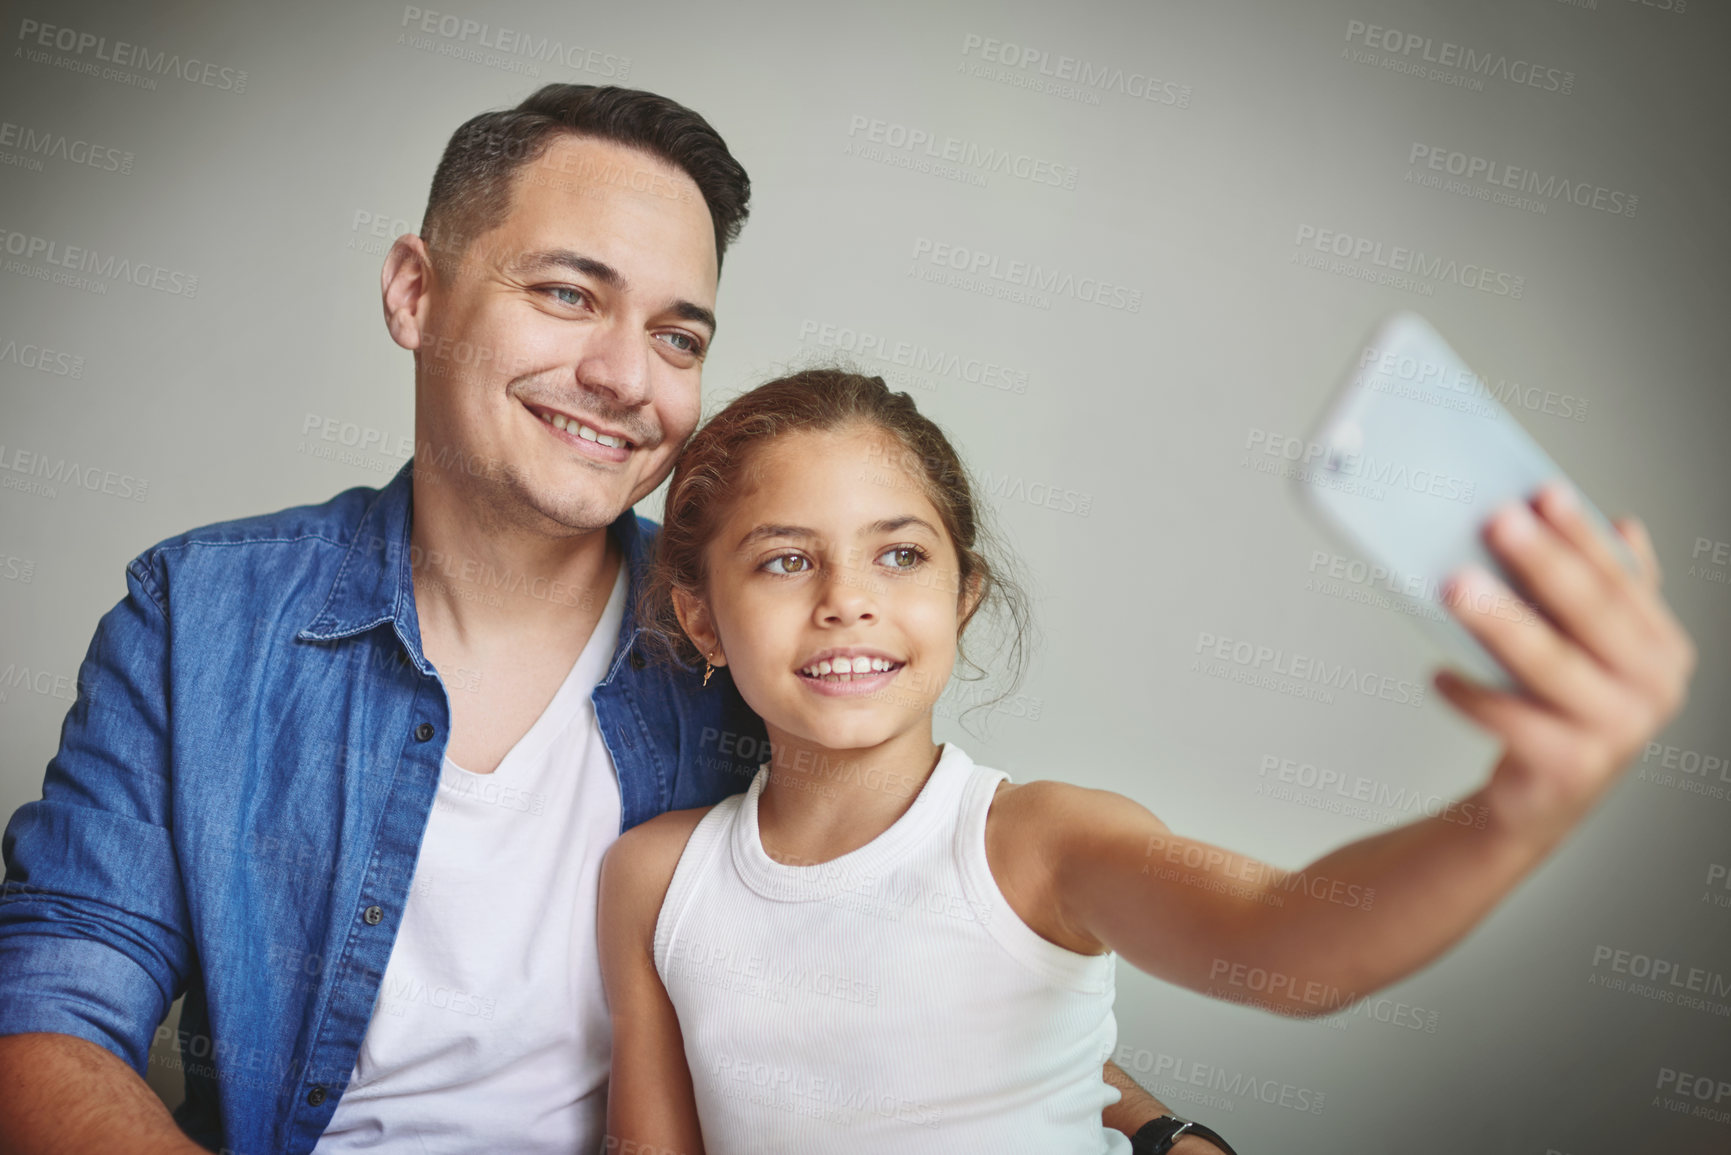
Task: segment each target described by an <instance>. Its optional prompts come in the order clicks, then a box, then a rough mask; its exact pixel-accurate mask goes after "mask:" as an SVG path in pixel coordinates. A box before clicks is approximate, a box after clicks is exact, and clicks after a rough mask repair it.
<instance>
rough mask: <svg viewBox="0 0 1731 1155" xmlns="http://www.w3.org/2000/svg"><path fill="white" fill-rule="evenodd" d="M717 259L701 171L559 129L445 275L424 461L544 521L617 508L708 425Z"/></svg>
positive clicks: (419, 419)
mask: <svg viewBox="0 0 1731 1155" xmlns="http://www.w3.org/2000/svg"><path fill="white" fill-rule="evenodd" d="M716 276H717V269H716V258H715V232H714V226H713V224H712V222H711V220H710V216H709V210H708V208H707V207H706V205H705V203H704V200H703V197H702V195H701V194H700V193H699V192H698V189H697V185H696V183H695V182H693V181H692V179H691V178H690V177H689V176H687V175H686V174H685V173H683V172H681V171H680V170H679V169H677V168H674V167H673V166H671V165H668V164H666V163H665V162H663V161H660V160H658V159H656V158H654V157H651V156H648V155H646V154H644V153H641V152H638V151H635V150H633V149H629V148H625V147H622V146H620V145H617V144H613V143H611V142H607V141H600V140H595V139H591V138H585V137H575V136H570V135H565V136H561V137H559V138H558V139H557V140H555V141H554V142H553V143H552V144H551V145H550V146H549V147H548V149H547V152H546V154H545V155H544V156H542V157H541V158H539V159H538V160H535V161H530V162H528V163H526V164H525V165H523V166H522V167H521V168H520V169H519V170H518V171H517V173H516V174H515V177H514V187H513V195H512V202H511V212H510V214H509V216H507V217H506V219H505V220H504V222H503V223H502V224H500V225H499V226H498V227H496V228H494V229H492V230H490V231H488V232H486V233H483V234H481V235H479V236H476V237H473V238H470V239H469V240H468V244H467V246H466V248H465V250H464V252H463V254H462V257H461V261H460V264H457V265H456V267H455V268H453V269H450V270H446V269H441V270H440V273H439V274H438V275H435V276H434V278H433V287H432V289H431V291H430V292H429V299H428V313H427V321H426V325H425V327H424V329H423V330H422V332H421V341H420V345H419V348H418V350H417V355H416V365H417V371H416V439H417V441H418V442H419V443H420V445H419V448H418V449H417V455H418V456H417V459H416V467H417V471H422V470H430V471H431V472H432V473H433V475H434V477H435V479H436V480H438V481H440V482H447V481H448V482H452V483H456V484H460V485H465V486H474V487H478V488H480V489H482V490H483V491H484V492H485V496H486V498H487V506H488V508H489V510H490V511H492V512H494V513H495V514H496V515H497V516H499V517H501V518H505V519H508V520H510V521H511V522H513V523H515V524H519V525H523V526H527V527H531V528H535V529H537V530H539V531H540V532H554V533H557V532H559V528H560V527H563V528H565V529H594V528H599V527H601V526H605V525H607V524H608V523H610V522H611V521H612V520H613V519H614V518H615V517H617V516H618V515H619V514H620V513H621V512H622V511H623V510H625V509H626V508H627V507H628V506H630V505H632V504H634V503H635V502H637V501H638V500H639V499H641V498H642V497H643V496H644V495H646V494H648V493H649V492H650V491H651V490H653V489H654V488H655V487H656V486H657V485H659V484H660V483H661V481H662V479H663V478H665V477H666V476H667V474H668V472H669V471H670V470H671V469H672V467H673V456H674V454H675V453H676V452H677V451H678V449H679V447H680V445H681V444H682V443H683V442H684V440H685V439H686V437H687V436H688V435H689V434H690V433H691V431H692V430H693V429H694V428H695V427H696V425H697V419H698V413H699V381H700V377H701V372H702V366H703V355H704V353H705V352H707V349H708V346H709V342H710V341H711V340H712V339H713V337H714V309H715V286H716ZM585 434H588V436H585ZM595 435H599V436H600V437H602V438H604V439H605V440H593V439H591V438H593V437H594V436H595Z"/></svg>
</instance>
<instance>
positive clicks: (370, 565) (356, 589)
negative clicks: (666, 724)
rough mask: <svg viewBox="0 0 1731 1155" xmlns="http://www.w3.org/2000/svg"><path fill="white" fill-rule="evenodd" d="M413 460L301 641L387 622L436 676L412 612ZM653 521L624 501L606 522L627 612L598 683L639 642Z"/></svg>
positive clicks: (359, 536)
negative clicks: (619, 556)
mask: <svg viewBox="0 0 1731 1155" xmlns="http://www.w3.org/2000/svg"><path fill="white" fill-rule="evenodd" d="M414 465H415V459H414V458H412V457H411V458H410V459H409V460H408V461H406V462H404V463H403V467H402V468H401V469H399V470H398V471H397V475H396V476H395V477H393V478H391V480H390V482H389V483H388V484H387V485H385V487H384V488H382V489H380V490H379V491H378V494H377V495H376V496H375V497H374V498H373V499H372V501H371V502H369V503H368V505H367V507H366V510H365V511H364V512H363V513H362V514H361V520H360V522H359V523H358V524H357V525H356V526H355V530H354V537H353V538H352V539H351V540H350V542H349V548H348V552H347V553H346V554H345V555H344V556H343V562H342V565H341V567H339V568H338V570H337V576H336V580H335V581H333V582H332V583H331V590H330V594H329V595H328V596H327V597H326V598H325V604H324V608H322V609H321V610H319V613H318V616H317V617H315V618H314V619H313V620H312V622H311V623H309V624H308V625H307V627H306V628H305V629H304V630H302V631H301V632H300V635H299V636H300V637H301V638H302V639H303V640H306V641H315V642H328V641H336V640H338V639H341V638H348V637H353V636H354V635H356V634H359V633H363V632H365V631H367V630H370V629H373V628H374V627H377V626H382V625H384V624H385V623H386V622H389V623H391V625H392V626H393V627H394V628H395V630H396V633H397V636H398V637H399V638H401V639H402V642H403V645H404V646H405V647H406V648H407V649H408V651H409V656H410V657H411V658H412V659H413V660H414V663H415V666H416V668H417V669H419V670H420V671H421V672H422V673H423V674H429V675H430V674H433V673H434V670H433V667H432V663H430V662H428V661H427V658H426V655H425V654H424V653H423V652H422V651H421V627H420V621H419V619H418V617H417V616H416V614H415V583H414V569H413V567H412V565H411V564H410V561H411V555H410V546H409V527H410V514H411V505H412V503H411V497H412V481H413V478H414ZM653 529H654V523H653V522H649V523H644V522H643V521H642V520H641V519H639V518H638V516H637V513H636V511H635V510H633V509H631V508H630V507H629V506H627V507H626V509H625V512H623V513H621V514H620V515H619V516H618V517H617V518H615V519H614V520H613V523H612V524H611V525H609V526H608V531H609V532H610V533H612V534H613V538H614V540H615V541H617V542H618V543H619V546H620V548H621V549H622V550H624V553H625V561H624V564H625V570H626V574H627V578H626V591H625V593H626V600H625V617H624V620H623V621H622V622H620V625H619V637H618V639H617V641H616V645H615V649H614V654H613V660H612V661H611V662H610V663H609V664H608V671H607V676H606V678H604V679H603V684H605V683H606V682H611V681H612V680H613V676H614V675H615V674H616V673H617V672H618V670H619V663H620V662H621V661H623V660H624V658H625V655H626V653H627V652H628V651H629V650H630V649H631V645H632V643H633V642H635V641H636V640H637V634H638V633H639V626H638V624H637V591H638V589H639V587H640V585H641V581H642V577H643V573H644V570H645V568H646V567H647V566H648V564H649V548H650V545H651V543H652V539H653Z"/></svg>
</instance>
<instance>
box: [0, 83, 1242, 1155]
mask: <svg viewBox="0 0 1731 1155" xmlns="http://www.w3.org/2000/svg"><path fill="white" fill-rule="evenodd" d="M749 195H750V185H749V181H748V179H747V177H746V174H745V171H744V170H743V169H742V168H741V167H740V166H739V164H738V163H737V162H736V161H735V160H734V159H733V157H732V156H731V155H730V154H729V153H728V151H727V148H726V146H725V145H724V144H723V142H722V141H721V139H720V138H719V137H718V136H717V135H716V134H715V132H714V131H713V130H712V129H711V128H710V126H709V125H708V124H707V123H706V122H705V121H704V120H703V119H702V118H701V117H699V116H697V115H696V114H694V113H692V112H691V111H689V110H688V109H685V108H683V107H681V106H679V105H677V104H674V103H673V102H671V101H668V100H666V99H664V98H661V97H658V96H654V95H652V94H649V93H643V92H635V91H630V90H622V89H609V88H592V87H589V86H575V85H549V86H547V87H546V88H543V89H542V90H541V91H539V92H537V93H536V94H534V95H533V96H531V97H530V98H529V99H528V100H526V101H525V102H524V103H523V104H522V105H520V106H519V107H518V108H516V109H513V110H510V111H507V112H501V113H492V114H486V115H483V116H480V117H476V118H475V119H473V120H471V121H470V122H468V123H467V124H465V125H464V126H463V127H462V128H460V129H458V131H457V133H456V134H455V135H454V136H453V137H452V139H451V142H450V144H449V146H448V147H447V149H446V151H445V155H444V157H443V159H442V160H441V162H440V164H439V168H438V171H437V173H436V174H435V176H434V179H433V186H432V190H431V194H430V196H429V200H428V206H427V212H426V217H425V219H424V221H423V226H422V232H423V234H424V236H404V237H402V238H399V239H398V240H397V242H396V244H395V245H394V246H393V247H392V249H391V251H390V253H389V255H388V256H387V258H386V261H385V267H384V271H383V276H382V288H383V301H384V311H385V319H386V325H387V327H388V328H389V330H390V333H391V336H392V337H393V339H395V340H396V341H397V343H398V344H400V345H402V346H403V347H404V348H406V349H410V350H412V351H414V353H415V435H416V446H417V450H416V456H415V458H414V459H413V460H412V461H411V463H410V464H409V465H407V466H405V467H404V469H403V471H402V472H400V473H399V474H398V475H397V476H396V477H395V478H394V479H393V480H392V481H391V482H390V483H389V484H388V485H386V486H385V487H384V488H383V489H381V490H371V489H364V488H357V489H351V490H349V491H347V492H345V493H342V494H339V495H338V496H337V497H335V498H333V499H332V500H331V501H329V502H327V503H325V504H323V505H318V506H306V507H300V508H296V509H289V510H284V511H282V512H280V513H276V514H271V515H268V516H264V517H257V518H252V519H248V520H242V521H235V522H229V523H225V524H221V525H215V526H210V527H206V528H204V529H200V530H195V531H193V532H191V533H188V534H183V535H181V536H180V537H177V538H172V539H170V540H168V541H166V542H163V543H161V544H159V545H157V546H155V547H153V548H152V549H150V550H147V551H146V552H145V553H144V554H142V555H141V556H140V557H138V558H137V559H136V560H134V561H133V562H132V563H131V565H130V566H129V567H128V569H127V596H126V597H125V598H124V599H123V600H122V601H121V602H120V603H119V605H117V606H116V607H115V608H114V609H113V610H111V611H110V612H109V613H108V614H107V615H106V616H105V617H104V618H103V619H102V622H101V624H100V625H99V626H98V629H97V632H96V635H95V638H94V640H93V641H92V643H91V646H90V650H89V653H88V654H87V656H86V658H85V662H84V665H83V667H82V669H81V671H80V675H79V686H80V692H79V697H78V700H77V702H76V703H75V704H74V706H73V707H72V709H71V711H69V713H68V715H67V718H66V723H65V726H64V728H63V731H62V735H61V745H60V750H59V753H58V754H57V755H56V756H55V758H54V759H53V761H52V762H51V763H50V764H49V767H48V773H47V778H46V781H45V783H44V787H43V798H42V800H40V801H38V802H32V803H29V804H27V805H25V806H22V807H20V808H19V810H18V812H17V813H16V814H15V815H13V817H12V819H11V821H10V823H9V824H8V826H7V829H6V834H5V842H4V852H5V860H6V866H7V880H8V881H7V891H8V892H7V896H6V901H5V902H4V903H3V904H0V976H3V977H0V1036H4V1037H0V1085H3V1086H5V1087H6V1088H7V1092H6V1096H5V1098H4V1100H3V1101H0V1149H3V1150H5V1151H19V1152H35V1151H46V1150H53V1151H56V1152H85V1151H88V1152H97V1151H100V1152H112V1151H119V1150H125V1151H130V1152H143V1153H153V1155H154V1153H169V1152H177V1153H185V1152H192V1151H197V1150H199V1149H200V1147H199V1146H198V1145H202V1146H203V1147H204V1148H208V1149H216V1148H218V1147H219V1146H220V1147H221V1148H223V1149H224V1150H226V1151H229V1152H233V1153H234V1155H261V1153H264V1152H277V1151H282V1152H288V1153H290V1155H304V1153H306V1152H310V1151H314V1150H315V1149H316V1150H317V1151H319V1152H321V1153H322V1152H338V1151H348V1150H354V1149H359V1148H363V1147H376V1146H379V1145H381V1144H382V1145H384V1146H386V1147H387V1148H388V1149H390V1150H401V1151H413V1152H417V1153H419V1152H434V1151H479V1150H489V1151H513V1152H540V1151H548V1152H552V1151H559V1152H569V1151H573V1150H585V1151H588V1150H596V1149H598V1147H599V1146H600V1142H601V1138H602V1131H603V1128H604V1124H605V1107H606V1084H607V1071H608V1051H609V1028H608V1022H607V1014H606V1006H605V1003H604V1001H603V998H602V994H601V987H600V979H599V973H598V965H597V952H596V943H595V929H594V913H595V906H594V904H595V889H596V872H597V869H598V867H599V864H600V861H601V856H602V854H603V853H604V852H605V850H606V849H607V846H608V844H609V843H610V842H611V840H612V839H613V838H614V837H616V836H617V835H618V833H619V832H620V831H621V830H622V829H626V828H629V827H631V826H634V825H636V824H637V823H639V822H641V821H643V820H644V819H646V818H649V817H651V816H653V815H654V814H657V813H660V812H661V811H663V810H667V809H671V808H675V807H690V806H699V805H706V804H709V803H712V802H714V801H716V800H718V799H719V798H721V797H723V796H724V795H726V794H727V793H730V792H733V791H737V790H741V789H743V788H744V787H745V786H746V785H747V784H748V783H749V781H750V778H751V775H752V773H753V771H754V770H755V768H756V766H757V764H758V762H760V761H761V760H762V759H763V757H764V756H765V751H764V749H763V731H762V729H761V726H760V723H759V722H758V721H757V719H756V718H755V717H754V716H753V715H752V714H751V713H750V711H749V710H748V709H747V708H746V707H745V705H744V703H743V702H742V701H741V700H740V698H739V696H738V693H737V691H735V690H734V689H733V687H732V684H731V682H730V681H729V680H728V678H727V676H726V675H725V673H723V675H722V676H721V677H719V678H716V679H714V681H713V682H712V684H710V685H709V686H704V685H703V683H702V679H701V678H700V677H699V675H698V674H697V673H696V671H677V670H668V669H665V668H659V667H656V666H655V665H653V664H651V663H648V662H646V661H645V660H644V659H643V657H642V656H641V655H640V654H639V652H638V651H637V649H636V648H635V646H634V642H635V640H636V636H637V629H636V626H635V624H634V623H635V620H636V614H635V607H634V597H635V594H636V589H637V585H638V580H637V579H638V575H639V573H640V571H641V568H642V567H643V565H644V564H645V562H646V560H647V554H648V550H649V548H650V543H651V540H652V538H651V534H652V532H653V527H652V526H650V525H647V524H645V523H643V522H640V521H639V519H638V518H637V517H636V516H635V515H634V514H633V512H632V509H631V507H632V505H633V503H635V502H636V501H638V500H639V499H641V498H642V497H644V496H645V495H647V494H648V493H650V492H651V491H652V490H654V488H655V487H656V486H657V485H658V484H659V483H660V482H661V481H662V479H663V478H664V477H665V476H666V475H667V474H668V472H669V471H670V470H671V468H672V463H673V458H674V455H675V454H676V452H677V451H678V449H679V447H680V445H681V444H682V443H683V442H684V440H685V439H686V437H687V436H688V435H689V434H690V433H691V432H692V430H693V429H694V428H695V426H696V424H697V421H698V416H699V379H700V375H701V370H702V365H703V358H704V354H705V352H706V351H707V348H708V346H709V343H710V341H711V340H712V339H713V337H714V334H715V316H714V310H715V293H716V284H717V279H718V277H719V274H720V268H721V261H722V255H723V253H724V251H725V249H726V247H727V244H728V243H729V242H730V241H731V240H732V239H733V238H734V237H735V236H736V235H737V233H738V231H739V228H740V226H741V225H742V224H743V222H744V220H745V218H746V215H747V211H748V201H749ZM183 992H184V994H185V996H186V998H185V1003H184V1005H183V1010H182V1017H181V1023H182V1037H181V1054H182V1058H183V1061H184V1064H185V1072H186V1089H187V1090H186V1100H185V1102H184V1103H183V1104H182V1105H181V1107H180V1108H179V1109H178V1110H177V1111H176V1112H175V1114H174V1116H173V1117H172V1118H171V1117H170V1115H169V1113H168V1112H167V1111H166V1110H165V1109H164V1108H163V1107H162V1105H161V1104H160V1103H159V1102H158V1101H157V1100H156V1098H155V1097H154V1096H153V1095H152V1093H151V1092H150V1091H149V1089H148V1088H147V1086H146V1085H145V1083H144V1082H143V1080H142V1079H141V1078H140V1077H139V1074H138V1073H139V1072H140V1071H142V1070H143V1069H144V1065H145V1063H146V1060H147V1056H148V1053H149V1046H150V1041H151V1038H152V1034H153V1032H154V1031H155V1029H156V1027H157V1025H158V1023H160V1022H161V1020H162V1018H163V1016H164V1014H165V1013H166V1011H167V1010H168V1008H169V1006H170V1005H171V1003H172V1001H173V1000H174V998H175V997H177V996H178V995H180V994H181V993H183ZM1108 1076H1109V1077H1111V1078H1112V1079H1114V1080H1115V1081H1117V1082H1118V1085H1120V1086H1121V1087H1122V1086H1125V1085H1126V1084H1127V1080H1123V1079H1122V1073H1121V1072H1118V1071H1116V1070H1114V1069H1110V1068H1109V1069H1108ZM1131 1086H1133V1085H1131ZM1160 1112H1161V1108H1160V1106H1159V1104H1157V1103H1155V1102H1154V1101H1153V1100H1152V1099H1151V1098H1148V1097H1147V1096H1145V1095H1141V1096H1139V1097H1133V1098H1127V1099H1126V1101H1124V1102H1121V1103H1120V1104H1118V1105H1116V1106H1115V1107H1114V1108H1113V1110H1112V1111H1111V1112H1110V1113H1109V1118H1108V1123H1110V1124H1111V1125H1113V1126H1115V1127H1116V1128H1117V1129H1119V1130H1123V1131H1126V1132H1133V1131H1134V1130H1135V1129H1136V1128H1137V1127H1139V1126H1140V1125H1141V1124H1143V1123H1144V1122H1146V1121H1147V1120H1149V1119H1152V1118H1153V1117H1154V1116H1156V1115H1158V1114H1160ZM177 1124H178V1125H177ZM183 1132H184V1134H183ZM187 1137H190V1140H191V1141H190V1142H189V1141H188V1138H187ZM195 1144H196V1145H195ZM1174 1150H1176V1151H1179V1152H1190V1151H1195V1152H1198V1153H1203V1155H1205V1153H1207V1152H1210V1151H1212V1150H1214V1149H1213V1148H1211V1147H1209V1146H1207V1145H1205V1144H1202V1143H1201V1142H1200V1141H1199V1140H1197V1139H1194V1138H1185V1139H1182V1140H1181V1141H1180V1144H1179V1146H1178V1147H1176V1148H1174Z"/></svg>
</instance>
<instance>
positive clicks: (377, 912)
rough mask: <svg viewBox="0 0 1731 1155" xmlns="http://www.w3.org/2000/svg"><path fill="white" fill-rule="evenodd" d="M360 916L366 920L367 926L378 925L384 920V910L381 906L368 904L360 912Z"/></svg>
mask: <svg viewBox="0 0 1731 1155" xmlns="http://www.w3.org/2000/svg"><path fill="white" fill-rule="evenodd" d="M361 917H362V918H364V919H366V920H367V925H368V926H378V925H379V923H380V922H382V921H383V920H384V917H385V912H384V909H383V908H382V907H377V906H369V907H367V909H366V910H364V911H362V912H361Z"/></svg>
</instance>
